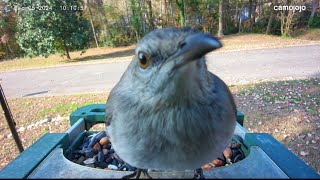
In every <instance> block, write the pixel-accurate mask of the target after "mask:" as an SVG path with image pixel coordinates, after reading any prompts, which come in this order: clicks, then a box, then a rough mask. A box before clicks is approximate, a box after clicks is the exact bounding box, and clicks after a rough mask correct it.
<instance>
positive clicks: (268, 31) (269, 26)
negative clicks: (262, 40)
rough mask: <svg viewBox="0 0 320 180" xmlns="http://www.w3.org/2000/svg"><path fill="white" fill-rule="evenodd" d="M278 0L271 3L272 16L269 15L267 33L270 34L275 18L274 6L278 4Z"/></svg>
mask: <svg viewBox="0 0 320 180" xmlns="http://www.w3.org/2000/svg"><path fill="white" fill-rule="evenodd" d="M276 2H277V0H273V1H272V3H271V6H270V7H271V9H270V17H269V21H268V26H267V31H266V34H270V32H271V25H272V21H273V19H274V10H273V8H274V6H275V5H276Z"/></svg>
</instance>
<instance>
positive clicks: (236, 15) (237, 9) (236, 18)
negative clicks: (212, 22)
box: [234, 0, 239, 27]
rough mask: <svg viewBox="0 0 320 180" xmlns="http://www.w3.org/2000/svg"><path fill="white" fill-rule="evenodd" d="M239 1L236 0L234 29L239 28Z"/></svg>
mask: <svg viewBox="0 0 320 180" xmlns="http://www.w3.org/2000/svg"><path fill="white" fill-rule="evenodd" d="M238 6H239V0H236V13H235V15H234V27H237V24H238V18H239V7H238Z"/></svg>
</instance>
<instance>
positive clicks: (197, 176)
mask: <svg viewBox="0 0 320 180" xmlns="http://www.w3.org/2000/svg"><path fill="white" fill-rule="evenodd" d="M193 179H204V175H203V171H202V169H201V168H199V169H196V170H195V173H194V176H193Z"/></svg>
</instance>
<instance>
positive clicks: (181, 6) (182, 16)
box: [176, 0, 186, 27]
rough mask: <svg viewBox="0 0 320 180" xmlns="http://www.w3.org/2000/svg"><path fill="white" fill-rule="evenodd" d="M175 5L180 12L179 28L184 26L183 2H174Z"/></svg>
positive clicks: (178, 0) (180, 0) (177, 0)
mask: <svg viewBox="0 0 320 180" xmlns="http://www.w3.org/2000/svg"><path fill="white" fill-rule="evenodd" d="M176 3H177V5H178V7H179V10H180V24H181V27H184V26H186V16H185V12H184V5H185V4H184V0H176Z"/></svg>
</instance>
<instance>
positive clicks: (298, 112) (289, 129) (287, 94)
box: [231, 79, 320, 173]
mask: <svg viewBox="0 0 320 180" xmlns="http://www.w3.org/2000/svg"><path fill="white" fill-rule="evenodd" d="M231 89H232V92H233V93H234V94H235V100H236V103H237V106H238V109H239V110H240V111H242V112H243V113H244V114H245V123H244V126H245V128H246V129H248V130H249V131H250V132H264V133H269V134H271V135H272V136H273V137H275V138H276V139H277V140H278V141H280V142H281V143H283V144H284V145H285V146H287V147H288V148H289V149H290V150H291V151H292V152H293V153H294V154H296V155H297V156H299V157H300V158H301V159H303V160H304V161H305V162H306V163H307V164H309V165H310V166H311V167H313V168H314V169H315V170H316V171H318V173H319V172H320V162H319V159H318V156H319V154H320V149H319V147H320V136H319V134H320V118H319V117H320V107H319V105H320V104H319V99H320V80H319V79H310V80H293V81H279V82H263V83H258V84H251V85H244V86H242V87H241V86H235V87H232V88H231Z"/></svg>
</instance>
